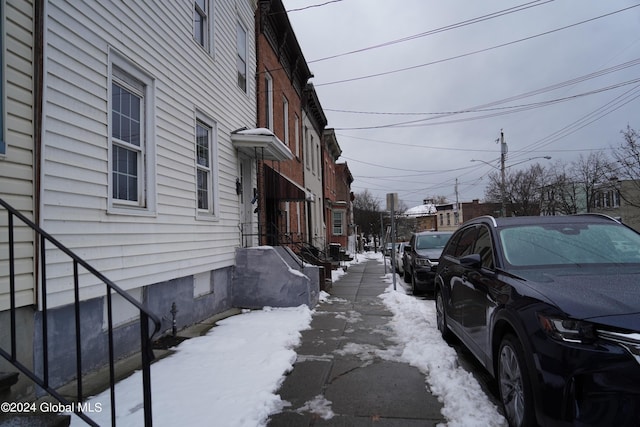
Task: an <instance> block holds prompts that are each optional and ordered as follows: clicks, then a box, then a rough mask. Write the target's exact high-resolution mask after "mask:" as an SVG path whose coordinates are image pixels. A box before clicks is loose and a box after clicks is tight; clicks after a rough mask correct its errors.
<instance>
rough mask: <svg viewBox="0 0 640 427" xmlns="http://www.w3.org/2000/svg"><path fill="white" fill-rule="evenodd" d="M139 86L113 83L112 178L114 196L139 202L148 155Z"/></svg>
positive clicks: (127, 200)
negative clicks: (143, 170) (142, 173)
mask: <svg viewBox="0 0 640 427" xmlns="http://www.w3.org/2000/svg"><path fill="white" fill-rule="evenodd" d="M135 86H138V87H131V86H126V85H125V84H123V83H121V82H118V81H117V80H115V79H114V81H113V82H112V83H111V139H112V142H113V146H112V148H111V155H112V174H113V176H112V179H113V189H112V190H113V193H112V196H113V198H114V199H118V200H122V201H126V202H135V203H139V201H140V199H141V196H142V195H141V187H142V186H143V176H142V175H141V174H140V171H141V170H142V169H143V167H142V164H141V162H142V159H143V158H144V144H143V143H142V141H143V140H144V132H143V127H142V126H141V125H142V117H143V115H144V112H143V111H142V106H143V102H142V100H143V96H142V90H141V89H140V86H139V85H135Z"/></svg>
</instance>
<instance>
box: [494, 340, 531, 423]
mask: <svg viewBox="0 0 640 427" xmlns="http://www.w3.org/2000/svg"><path fill="white" fill-rule="evenodd" d="M498 376H499V377H498V378H499V383H500V397H501V399H502V404H503V405H504V409H505V415H506V416H507V419H508V420H509V425H511V426H521V425H523V423H524V412H525V396H524V389H523V382H522V369H521V367H520V363H519V362H518V357H517V355H516V352H515V350H514V349H513V348H512V347H511V345H510V343H506V344H503V346H502V349H501V350H500V365H499V372H498Z"/></svg>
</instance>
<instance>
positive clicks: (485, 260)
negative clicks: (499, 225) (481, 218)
mask: <svg viewBox="0 0 640 427" xmlns="http://www.w3.org/2000/svg"><path fill="white" fill-rule="evenodd" d="M474 253H476V254H479V255H480V257H481V258H482V266H483V267H484V268H488V269H490V270H493V267H494V264H493V246H492V245H491V236H490V234H489V230H488V229H487V227H484V226H481V227H480V231H479V232H478V237H477V240H476V245H475V248H474Z"/></svg>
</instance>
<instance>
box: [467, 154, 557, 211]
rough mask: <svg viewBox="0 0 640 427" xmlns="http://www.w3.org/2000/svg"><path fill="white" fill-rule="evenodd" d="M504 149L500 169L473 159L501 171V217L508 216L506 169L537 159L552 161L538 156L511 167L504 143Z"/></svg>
mask: <svg viewBox="0 0 640 427" xmlns="http://www.w3.org/2000/svg"><path fill="white" fill-rule="evenodd" d="M503 144H504V146H503V149H502V154H501V156H500V167H498V166H495V165H492V164H491V163H489V162H485V161H484V160H478V159H471V161H472V162H480V163H484V164H485V165H488V166H491V167H492V168H494V169H496V170H499V171H500V198H501V199H502V202H501V208H500V215H501V216H503V217H504V216H507V205H506V194H505V182H504V181H505V169H506V168H510V167H512V166H516V165H519V164H521V163H526V162H529V161H531V160H535V159H547V160H551V156H538V157H530V158H528V159H525V160H522V161H520V162H518V163H514V164H512V165H509V166H505V156H506V148H505V146H506V145H507V144H506V143H504V142H503Z"/></svg>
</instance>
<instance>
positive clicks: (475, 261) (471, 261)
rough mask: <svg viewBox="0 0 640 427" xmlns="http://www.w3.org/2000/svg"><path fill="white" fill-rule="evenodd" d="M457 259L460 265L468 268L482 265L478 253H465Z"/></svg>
mask: <svg viewBox="0 0 640 427" xmlns="http://www.w3.org/2000/svg"><path fill="white" fill-rule="evenodd" d="M458 261H460V265H462V266H464V267H469V268H480V267H482V257H480V255H479V254H471V255H465V256H463V257H462V258H460V259H459V260H458Z"/></svg>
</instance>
